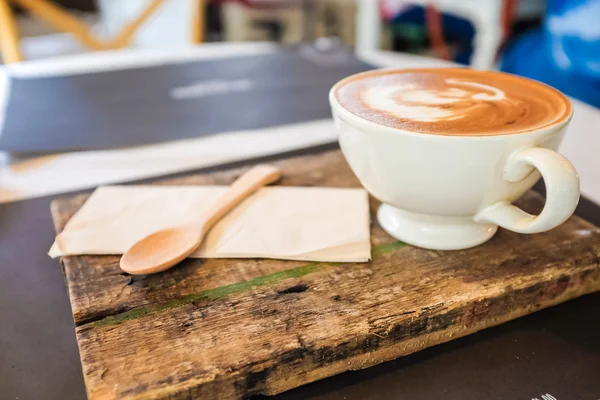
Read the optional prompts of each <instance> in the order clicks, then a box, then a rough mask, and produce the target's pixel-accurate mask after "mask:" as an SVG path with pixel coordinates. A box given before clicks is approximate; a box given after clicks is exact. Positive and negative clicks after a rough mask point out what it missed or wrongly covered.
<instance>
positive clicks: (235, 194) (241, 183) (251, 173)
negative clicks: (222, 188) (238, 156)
mask: <svg viewBox="0 0 600 400" xmlns="http://www.w3.org/2000/svg"><path fill="white" fill-rule="evenodd" d="M280 176H281V172H280V171H279V169H278V168H276V167H274V166H271V165H257V166H255V167H252V168H251V169H250V170H248V171H247V172H245V173H244V174H242V175H241V176H240V177H239V178H238V179H237V180H236V181H235V182H233V184H232V185H231V186H230V187H229V189H228V190H227V192H225V194H224V195H223V196H222V197H221V198H220V199H219V200H217V202H216V203H215V204H214V205H213V206H212V207H211V208H210V209H208V211H206V213H205V214H204V215H205V218H203V220H204V224H203V225H202V231H203V232H207V231H208V230H209V229H210V228H211V227H212V226H213V225H214V224H215V223H216V222H217V221H219V220H220V219H221V218H223V216H224V215H225V214H227V213H228V212H229V211H231V210H232V209H233V208H234V207H235V206H237V205H238V204H239V203H241V202H242V200H244V199H245V198H246V197H248V196H250V195H251V194H252V193H253V192H255V191H257V190H258V189H260V188H261V187H263V186H265V185H268V184H269V183H273V182H275V181H277V180H278V179H279V177H280Z"/></svg>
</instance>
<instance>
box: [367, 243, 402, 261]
mask: <svg viewBox="0 0 600 400" xmlns="http://www.w3.org/2000/svg"><path fill="white" fill-rule="evenodd" d="M404 246H406V243H404V242H401V241H399V240H398V241H397V242H392V243H386V244H380V245H379V246H375V247H373V250H372V251H371V253H372V254H373V257H379V256H384V255H386V254H389V253H393V252H394V251H396V250H398V249H399V248H401V247H404Z"/></svg>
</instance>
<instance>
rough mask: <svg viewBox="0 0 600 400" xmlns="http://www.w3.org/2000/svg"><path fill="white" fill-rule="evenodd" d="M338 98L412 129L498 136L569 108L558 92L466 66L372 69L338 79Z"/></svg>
mask: <svg viewBox="0 0 600 400" xmlns="http://www.w3.org/2000/svg"><path fill="white" fill-rule="evenodd" d="M336 98H337V100H338V102H339V103H340V104H341V105H342V106H343V107H344V108H346V109H348V110H349V111H350V112H352V113H354V114H357V115H358V116H360V117H363V118H365V119H367V120H370V121H373V122H376V123H379V124H382V125H387V126H392V127H396V128H400V129H404V130H408V131H413V132H423V133H436V134H451V135H457V134H461V135H478V136H479V135H500V134H511V133H517V132H524V131H528V130H532V129H538V128H541V127H544V126H547V125H551V124H553V123H555V122H557V121H559V120H562V119H564V118H565V117H566V116H568V114H569V113H570V112H571V106H570V103H569V101H568V100H567V99H566V97H565V96H564V95H562V94H561V93H560V92H558V91H556V90H554V89H552V88H550V87H548V86H545V85H543V84H539V83H537V82H534V81H530V80H527V79H524V78H519V77H516V76H512V75H507V74H501V73H496V72H482V71H475V70H469V69H435V70H434V69H423V70H405V71H392V72H387V71H385V70H384V71H371V72H366V73H363V74H359V75H356V76H354V77H351V78H350V79H349V80H347V81H342V82H341V84H340V85H339V87H338V88H337V90H336Z"/></svg>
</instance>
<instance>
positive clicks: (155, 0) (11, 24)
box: [0, 0, 204, 63]
mask: <svg viewBox="0 0 600 400" xmlns="http://www.w3.org/2000/svg"><path fill="white" fill-rule="evenodd" d="M107 1H112V2H114V1H119V2H122V1H124V0H107ZM127 1H128V4H129V5H131V3H132V2H131V0H127ZM166 1H167V0H144V1H143V3H144V4H142V6H141V7H140V8H139V10H138V13H137V15H134V16H132V17H131V18H130V19H128V20H127V21H126V22H124V23H123V24H122V26H121V27H120V29H119V30H117V31H114V32H113V33H114V36H113V37H112V38H110V39H108V40H107V39H102V38H97V37H96V36H95V35H94V34H92V32H91V31H90V29H89V27H88V26H86V25H85V24H83V23H82V22H80V21H79V20H78V19H77V18H75V17H73V16H72V15H71V14H69V13H68V12H67V11H66V10H64V9H63V8H61V7H59V6H57V5H55V4H53V3H51V2H49V1H48V0H0V52H1V53H2V56H3V59H4V62H5V63H13V62H20V61H21V60H22V59H23V57H22V55H21V52H20V49H19V34H18V30H17V27H16V22H15V17H14V14H13V13H12V11H11V8H10V3H13V4H15V5H19V6H21V7H22V8H24V9H25V10H26V11H27V12H29V13H31V14H32V15H33V16H35V17H36V18H38V19H40V20H42V21H44V22H46V23H48V24H49V25H51V26H52V27H54V28H55V29H57V30H59V31H62V32H66V33H70V34H72V35H73V36H75V37H76V38H77V39H78V40H79V41H80V42H81V43H82V44H83V45H84V46H86V47H87V48H89V49H91V50H111V49H121V48H125V47H128V46H129V45H130V44H131V42H132V40H133V37H134V34H135V33H136V32H137V31H138V30H139V29H140V27H141V26H142V25H143V24H144V23H146V21H147V20H148V19H149V18H150V17H151V16H152V15H154V14H155V13H156V12H157V10H159V9H160V8H161V7H162V6H163V4H164V3H165V2H166ZM190 1H192V2H194V4H195V7H194V9H195V13H193V15H194V19H195V22H194V23H192V24H191V26H192V32H191V35H192V40H193V41H194V42H195V43H200V42H202V41H203V33H204V0H190ZM122 4H123V3H122Z"/></svg>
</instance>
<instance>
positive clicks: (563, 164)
mask: <svg viewBox="0 0 600 400" xmlns="http://www.w3.org/2000/svg"><path fill="white" fill-rule="evenodd" d="M534 168H535V169H537V170H538V171H539V172H540V173H541V174H542V177H543V178H544V182H545V184H546V204H545V205H544V209H543V210H542V212H541V213H540V215H538V216H535V215H531V214H528V213H526V212H525V211H523V210H521V209H520V208H518V207H516V206H513V205H512V204H510V202H509V201H507V200H503V201H499V202H497V203H494V204H492V205H491V206H488V207H486V208H485V209H483V210H482V211H480V212H479V213H477V215H476V216H475V218H474V219H475V221H476V222H482V223H492V224H496V225H498V226H501V227H503V228H505V229H508V230H511V231H514V232H519V233H539V232H545V231H547V230H550V229H552V228H554V227H557V226H558V225H560V224H562V223H563V222H565V221H566V220H567V219H568V218H569V217H570V216H571V215H572V214H573V212H574V211H575V207H577V203H578V202H579V175H578V174H577V171H576V170H575V167H574V166H573V164H571V162H570V161H569V160H567V159H566V158H564V157H563V156H561V155H560V154H558V153H556V152H554V151H552V150H548V149H544V148H540V147H533V148H528V149H525V150H519V151H517V152H515V153H513V154H512V155H511V157H510V158H509V159H508V162H507V163H506V167H505V169H504V179H505V180H506V181H508V182H519V181H521V180H523V179H525V178H526V177H527V176H528V175H529V174H530V173H531V172H532V171H533V169H534Z"/></svg>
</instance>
